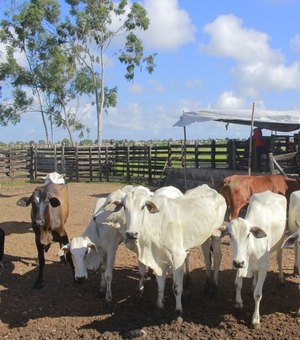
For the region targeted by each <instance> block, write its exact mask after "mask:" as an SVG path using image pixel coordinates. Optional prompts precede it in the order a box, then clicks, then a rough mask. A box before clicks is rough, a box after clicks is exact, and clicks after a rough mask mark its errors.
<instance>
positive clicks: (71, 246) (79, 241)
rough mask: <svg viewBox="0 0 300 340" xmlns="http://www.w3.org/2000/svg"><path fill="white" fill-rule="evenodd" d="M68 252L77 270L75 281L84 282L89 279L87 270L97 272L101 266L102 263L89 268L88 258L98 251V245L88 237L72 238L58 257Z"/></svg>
mask: <svg viewBox="0 0 300 340" xmlns="http://www.w3.org/2000/svg"><path fill="white" fill-rule="evenodd" d="M68 251H69V252H70V253H71V255H72V259H73V264H74V269H75V280H76V281H77V282H82V281H83V280H84V279H87V277H88V272H87V269H94V270H96V269H97V268H98V267H99V265H100V263H94V264H93V265H94V267H95V268H87V265H86V256H88V255H89V254H92V253H93V252H97V251H98V250H97V247H96V245H95V244H94V243H93V242H92V241H91V240H90V239H89V238H88V237H81V236H80V237H74V238H72V240H71V241H70V242H69V243H68V244H66V245H64V246H63V247H62V248H61V249H60V250H59V252H58V255H59V256H63V255H65V254H66V253H67V252H68ZM97 262H98V261H97Z"/></svg>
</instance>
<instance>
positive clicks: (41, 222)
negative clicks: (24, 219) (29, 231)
mask: <svg viewBox="0 0 300 340" xmlns="http://www.w3.org/2000/svg"><path fill="white" fill-rule="evenodd" d="M34 223H35V224H36V225H37V226H38V227H43V226H44V224H45V220H44V219H42V218H36V219H35V221H34Z"/></svg>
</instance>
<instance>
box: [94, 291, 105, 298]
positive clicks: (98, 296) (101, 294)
mask: <svg viewBox="0 0 300 340" xmlns="http://www.w3.org/2000/svg"><path fill="white" fill-rule="evenodd" d="M104 296H105V292H104V291H101V290H98V292H97V294H96V298H103V297H104Z"/></svg>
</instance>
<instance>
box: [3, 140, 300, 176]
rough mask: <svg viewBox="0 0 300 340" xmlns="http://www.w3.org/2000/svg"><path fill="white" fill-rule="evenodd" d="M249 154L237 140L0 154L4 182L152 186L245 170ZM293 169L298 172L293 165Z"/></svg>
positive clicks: (283, 148)
mask: <svg viewBox="0 0 300 340" xmlns="http://www.w3.org/2000/svg"><path fill="white" fill-rule="evenodd" d="M275 137H276V138H273V139H272V141H271V142H270V145H271V146H272V149H271V150H270V152H272V153H273V155H280V154H284V153H287V152H296V151H295V145H294V144H295V143H294V142H293V141H292V140H291V139H290V138H287V137H286V136H284V138H282V137H280V136H275ZM247 150H248V145H247V142H246V141H239V140H229V141H228V142H221V143H220V142H216V141H215V140H211V141H210V142H209V143H208V142H205V143H200V142H199V141H195V142H188V143H187V144H186V145H184V144H183V143H168V144H165V145H148V144H144V145H131V146H129V145H121V146H120V145H115V146H103V147H98V146H75V147H67V146H64V145H54V146H49V147H48V146H42V145H30V146H27V147H22V148H20V147H19V148H16V147H15V148H9V149H0V182H1V181H4V180H7V179H17V178H23V179H24V178H25V179H26V178H27V179H30V180H37V179H38V178H39V177H40V176H44V175H45V174H47V173H49V172H53V171H57V172H59V173H64V174H65V175H66V176H65V177H66V179H67V180H73V181H90V182H93V181H126V182H148V183H152V182H155V181H160V180H161V179H162V177H163V176H164V171H165V169H166V168H167V167H175V168H176V167H177V168H178V167H192V168H203V167H207V168H213V169H218V168H222V169H224V168H227V169H232V170H246V169H247V166H248V153H247ZM296 153H297V152H296ZM253 155H254V160H253V162H252V167H253V168H255V167H256V166H257V164H256V162H255V148H254V150H253ZM294 158H295V159H298V157H294ZM283 160H284V157H283ZM278 161H279V162H280V157H279V160H278ZM285 163H287V162H286V161H285ZM288 166H291V164H290V163H289V164H288ZM292 166H293V170H295V164H292ZM297 166H298V164H297Z"/></svg>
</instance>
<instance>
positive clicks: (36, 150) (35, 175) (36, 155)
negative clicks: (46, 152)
mask: <svg viewBox="0 0 300 340" xmlns="http://www.w3.org/2000/svg"><path fill="white" fill-rule="evenodd" d="M37 159H38V148H37V144H35V145H34V180H35V181H36V180H37Z"/></svg>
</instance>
